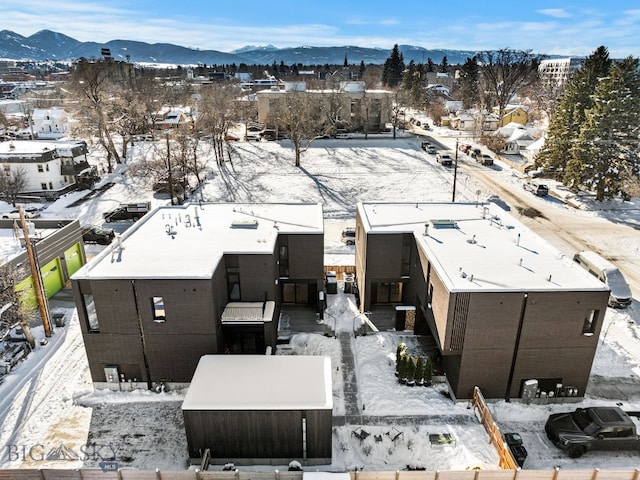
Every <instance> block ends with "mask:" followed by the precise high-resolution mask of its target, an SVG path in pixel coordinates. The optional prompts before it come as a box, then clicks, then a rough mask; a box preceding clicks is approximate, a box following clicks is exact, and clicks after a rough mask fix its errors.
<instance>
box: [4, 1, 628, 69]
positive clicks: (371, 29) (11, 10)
mask: <svg viewBox="0 0 640 480" xmlns="http://www.w3.org/2000/svg"><path fill="white" fill-rule="evenodd" d="M0 11H2V22H1V25H0V28H2V29H6V30H12V31H14V32H16V33H19V34H21V35H24V36H29V35H32V34H34V33H36V32H37V31H39V30H43V29H48V30H53V31H56V32H60V33H63V34H65V35H68V36H70V37H73V38H75V39H76V40H79V41H96V42H108V41H109V40H115V39H124V40H137V41H143V42H148V43H164V42H167V43H174V44H177V45H182V46H185V47H191V48H199V49H203V50H218V51H222V52H230V51H233V50H235V49H238V48H241V47H244V46H246V45H258V46H261V45H269V44H271V45H273V46H275V47H278V48H285V47H298V46H303V45H310V46H344V45H355V46H366V47H378V48H383V49H385V48H386V49H389V50H391V48H392V47H393V45H394V44H396V43H397V44H401V45H402V44H408V45H415V46H421V47H424V48H429V49H436V48H446V49H454V50H487V49H499V48H513V49H520V50H533V51H534V52H535V53H544V54H557V55H568V56H569V55H571V56H586V55H589V54H590V53H592V52H593V51H594V50H595V49H596V48H597V47H599V46H601V45H604V46H605V47H607V48H608V49H609V53H610V55H611V56H612V57H614V58H622V57H626V56H629V55H632V56H634V57H636V56H638V53H639V52H638V51H639V50H640V49H639V48H638V43H637V34H638V32H639V31H640V6H639V5H638V3H637V1H633V0H616V1H615V2H602V1H599V0H582V1H577V0H570V1H564V2H558V1H535V2H508V3H505V2H502V1H495V0H487V1H484V2H479V1H477V0H458V1H456V2H455V4H450V3H449V2H443V1H439V2H433V1H429V2H426V1H422V2H406V3H405V4H403V5H402V6H400V4H392V3H388V2H385V3H382V2H376V1H374V2H372V1H370V0H368V1H367V0H352V1H349V2H345V1H339V0H324V1H322V2H305V1H301V0H296V1H290V0H281V1H279V2H250V3H248V4H244V5H243V4H242V3H240V2H238V1H237V0H218V1H215V2H210V1H207V0H190V1H188V2H175V1H169V0H138V1H136V2H130V1H129V0H103V1H100V2H97V1H84V0H59V1H57V2H55V8H52V6H51V2H49V1H48V0H29V1H28V2H25V1H17V0H0Z"/></svg>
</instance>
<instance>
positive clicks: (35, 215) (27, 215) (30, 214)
mask: <svg viewBox="0 0 640 480" xmlns="http://www.w3.org/2000/svg"><path fill="white" fill-rule="evenodd" d="M23 212H24V218H38V217H39V216H40V212H39V211H37V210H33V211H26V210H23ZM2 218H4V219H5V220H6V219H11V218H13V219H16V218H18V219H19V218H20V212H19V211H18V210H11V211H10V212H8V213H3V214H2Z"/></svg>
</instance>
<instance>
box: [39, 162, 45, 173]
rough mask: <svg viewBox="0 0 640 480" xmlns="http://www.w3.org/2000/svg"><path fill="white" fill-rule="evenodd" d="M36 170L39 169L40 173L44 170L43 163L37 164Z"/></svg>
mask: <svg viewBox="0 0 640 480" xmlns="http://www.w3.org/2000/svg"><path fill="white" fill-rule="evenodd" d="M38 171H39V172H40V173H42V172H44V166H43V165H40V164H38Z"/></svg>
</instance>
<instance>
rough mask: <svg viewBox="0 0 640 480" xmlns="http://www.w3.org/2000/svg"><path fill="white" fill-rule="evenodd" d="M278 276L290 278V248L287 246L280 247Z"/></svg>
mask: <svg viewBox="0 0 640 480" xmlns="http://www.w3.org/2000/svg"><path fill="white" fill-rule="evenodd" d="M278 267H279V271H278V275H279V276H280V277H288V276H289V247H288V246H287V245H280V249H279V254H278Z"/></svg>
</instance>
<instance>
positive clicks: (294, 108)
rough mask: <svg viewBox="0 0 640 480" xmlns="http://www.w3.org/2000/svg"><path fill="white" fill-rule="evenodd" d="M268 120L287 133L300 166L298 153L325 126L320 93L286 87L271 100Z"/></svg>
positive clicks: (322, 133) (303, 149)
mask: <svg viewBox="0 0 640 480" xmlns="http://www.w3.org/2000/svg"><path fill="white" fill-rule="evenodd" d="M269 115H270V119H269V121H270V123H273V124H274V125H276V126H277V128H278V129H279V130H282V131H285V132H287V133H288V134H289V138H290V140H291V143H292V145H293V150H294V152H295V165H296V167H299V166H300V157H301V156H302V154H303V153H304V152H306V151H307V149H308V148H309V146H310V145H311V143H312V142H313V140H315V139H316V138H319V137H320V136H322V135H324V134H325V132H326V131H328V130H329V128H330V127H329V126H328V124H327V122H326V121H325V119H326V118H327V113H326V106H325V105H324V103H323V102H322V98H321V95H320V94H318V95H316V94H315V92H305V91H297V90H293V91H289V92H286V94H285V95H282V97H281V98H278V99H277V101H275V102H274V105H273V108H272V110H271V111H270V114H269Z"/></svg>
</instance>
